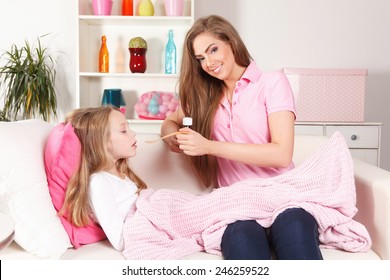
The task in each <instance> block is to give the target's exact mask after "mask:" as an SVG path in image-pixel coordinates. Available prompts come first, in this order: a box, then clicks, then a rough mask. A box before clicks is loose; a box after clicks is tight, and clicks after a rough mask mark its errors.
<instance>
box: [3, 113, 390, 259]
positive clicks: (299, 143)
mask: <svg viewBox="0 0 390 280" xmlns="http://www.w3.org/2000/svg"><path fill="white" fill-rule="evenodd" d="M52 127H53V125H51V124H48V123H45V122H43V121H39V120H28V121H19V122H13V123H2V122H0V154H1V158H0V203H1V204H0V212H3V213H6V214H8V215H9V216H11V217H12V218H15V219H16V218H20V215H19V217H16V214H15V211H12V209H11V208H12V207H15V205H11V202H10V201H11V199H10V197H12V196H16V195H15V193H13V192H12V190H11V189H12V188H18V186H16V184H17V183H15V182H22V183H19V184H28V183H31V182H30V181H34V180H32V179H31V178H29V177H28V176H30V175H31V174H30V173H31V172H32V175H31V176H34V174H40V175H39V176H42V174H44V170H43V169H42V168H43V148H44V145H45V139H46V137H47V136H48V133H49V132H50V130H51V128H52ZM158 136H159V135H158V134H137V140H138V144H137V145H138V150H137V156H136V157H135V158H133V159H132V160H131V165H132V166H133V168H134V169H135V170H136V172H137V173H138V174H139V175H140V176H141V177H142V178H143V179H144V180H145V181H146V183H147V184H148V186H149V187H150V188H180V189H182V188H183V186H184V187H185V189H186V190H187V191H190V192H202V191H203V190H202V189H201V188H199V184H198V182H197V180H196V179H195V177H194V175H193V174H192V172H191V171H190V169H189V166H188V164H187V162H186V161H185V160H184V157H183V156H182V155H179V154H174V153H171V152H170V151H168V149H167V147H166V146H165V143H164V142H163V141H159V142H157V143H155V144H147V143H145V140H152V139H155V138H157V137H158ZM326 141H327V138H325V137H320V136H308V135H297V136H296V140H295V150H294V162H295V164H297V165H298V164H300V163H301V162H302V161H303V160H304V159H305V158H307V157H308V156H309V155H310V154H312V153H313V152H314V151H316V149H318V148H319V147H320V146H321V145H323V144H324V143H325V142H326ZM19 150H20V151H22V153H21V154H18V151H19ZM15 151H16V152H15ZM32 152H34V153H35V154H34V153H33V154H32V155H31V153H32ZM15 154H16V155H15ZM12 157H13V159H12ZM10 158H11V160H10ZM12 160H13V162H12ZM20 162H22V163H23V164H21V165H20ZM32 162H34V164H31V163H32ZM18 164H19V165H18ZM354 165H355V181H356V189H357V207H358V210H359V211H358V213H357V215H356V216H355V219H356V220H357V221H359V222H361V223H362V224H363V225H365V226H366V228H367V230H368V231H369V233H370V236H371V238H372V248H371V250H369V251H368V252H366V253H348V252H344V251H340V250H334V249H321V250H322V253H323V256H324V259H327V260H329V259H366V260H368V259H377V260H378V259H387V260H389V259H390V172H388V171H386V170H383V169H380V168H378V167H375V166H373V165H370V164H367V163H364V162H362V161H359V160H354ZM12 167H15V168H17V171H18V172H13V171H12V170H11V168H12ZM10 170H11V171H12V172H11V171H10ZM29 174H30V175H29ZM17 176H19V177H20V178H15V177H17ZM37 176H38V175H37ZM18 180H19V181H18ZM10 182H11V183H10ZM12 184H14V185H12ZM35 184H36V183H35ZM40 191H46V190H45V189H44V186H43V188H40ZM20 196H21V197H23V196H22V195H20ZM31 196H32V195H31V194H29V195H28V196H25V198H23V199H24V200H25V202H26V203H28V202H27V200H28V199H27V198H29V197H31ZM42 196H44V200H45V201H46V202H47V199H48V197H49V196H48V191H47V194H43V195H42ZM22 202H23V201H22ZM46 202H45V203H46ZM14 204H15V203H14ZM31 207H33V206H31ZM50 211H54V208H53V209H50ZM50 211H49V210H45V213H46V212H50ZM30 212H31V211H30ZM41 212H42V211H41ZM53 213H54V212H53ZM29 214H31V213H29ZM40 215H41V214H40ZM50 215H51V216H50V218H51V219H58V218H57V217H56V216H55V214H52V212H50ZM14 216H15V217H14ZM38 220H39V219H38ZM23 222H24V221H23V220H22V221H21V222H16V224H17V225H16V232H15V240H16V241H19V242H15V241H14V242H13V243H12V244H11V245H10V246H8V247H7V248H5V249H2V250H1V251H0V259H39V258H59V259H73V260H77V259H123V257H122V255H121V253H120V252H117V251H115V250H114V249H113V248H112V247H111V246H110V244H109V243H108V242H107V240H105V241H101V242H97V243H94V244H89V245H84V246H82V247H81V248H79V249H77V250H75V249H73V248H67V247H69V244H70V243H68V242H67V241H66V242H65V245H64V246H65V247H64V246H62V247H61V248H60V246H59V245H58V243H61V242H62V243H64V234H63V233H62V232H55V234H51V235H50V237H49V236H48V234H46V233H45V232H44V233H39V234H37V236H38V237H37V239H39V240H41V239H42V240H43V241H42V242H41V243H44V242H46V240H47V239H50V238H52V236H58V240H61V241H58V242H57V243H56V242H55V241H51V242H52V244H56V246H57V245H58V247H59V249H58V250H57V251H56V252H57V255H54V257H53V255H50V254H49V255H47V254H46V256H45V252H44V249H42V248H37V247H39V246H41V247H43V246H42V244H38V245H36V244H35V245H34V246H35V247H34V246H33V245H31V246H29V243H31V242H32V241H34V240H29V239H28V238H27V239H26V238H24V237H23V234H24V235H29V233H28V232H27V233H25V232H22V231H23V230H24V231H25V229H24V228H22V225H21V224H23ZM53 223H56V224H55V226H56V230H58V231H61V229H58V226H61V224H60V223H59V222H58V223H57V222H56V221H55V222H52V224H53ZM19 229H20V232H18V230H19ZM0 230H1V229H0ZM45 230H46V229H45ZM48 230H52V229H51V228H49V229H47V230H46V232H47V231H48ZM43 231H44V230H43ZM34 234H35V233H34ZM65 234H66V233H65ZM42 235H43V237H42ZM29 236H30V235H29ZM60 238H61V239H60ZM18 243H19V244H21V245H22V246H20V245H19V244H18ZM26 244H27V245H26ZM44 245H45V246H47V244H44ZM46 249H47V248H46ZM58 252H59V253H58ZM42 256H43V257H42ZM185 259H221V258H220V257H218V256H215V255H210V254H206V253H197V254H194V255H190V256H187V257H186V258H185Z"/></svg>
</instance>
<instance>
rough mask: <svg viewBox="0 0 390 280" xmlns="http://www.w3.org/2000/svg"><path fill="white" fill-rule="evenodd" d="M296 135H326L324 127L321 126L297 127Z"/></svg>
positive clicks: (297, 125)
mask: <svg viewBox="0 0 390 280" xmlns="http://www.w3.org/2000/svg"><path fill="white" fill-rule="evenodd" d="M295 134H299V135H321V136H322V135H324V127H323V126H321V125H299V124H296V125H295Z"/></svg>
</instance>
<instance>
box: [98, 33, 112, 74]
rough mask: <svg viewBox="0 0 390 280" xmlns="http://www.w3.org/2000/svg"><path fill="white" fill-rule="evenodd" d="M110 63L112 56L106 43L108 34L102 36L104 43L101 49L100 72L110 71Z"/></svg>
mask: <svg viewBox="0 0 390 280" xmlns="http://www.w3.org/2000/svg"><path fill="white" fill-rule="evenodd" d="M109 65H110V57H109V54H108V49H107V44H106V36H105V35H103V36H102V45H101V46H100V51H99V72H101V73H108V72H109Z"/></svg>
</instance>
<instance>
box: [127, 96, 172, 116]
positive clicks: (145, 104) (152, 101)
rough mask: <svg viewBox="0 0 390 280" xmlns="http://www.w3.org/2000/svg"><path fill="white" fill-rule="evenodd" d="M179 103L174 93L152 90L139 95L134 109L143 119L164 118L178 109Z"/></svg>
mask: <svg viewBox="0 0 390 280" xmlns="http://www.w3.org/2000/svg"><path fill="white" fill-rule="evenodd" d="M178 105H179V101H178V99H177V98H176V97H175V94H174V93H171V92H161V91H150V92H145V93H144V94H142V95H141V96H140V97H139V99H138V102H137V103H136V104H135V106H134V110H135V111H136V113H137V114H138V117H139V118H141V119H154V120H164V119H165V118H166V117H167V116H169V115H170V114H173V113H174V112H175V111H176V109H177V107H178Z"/></svg>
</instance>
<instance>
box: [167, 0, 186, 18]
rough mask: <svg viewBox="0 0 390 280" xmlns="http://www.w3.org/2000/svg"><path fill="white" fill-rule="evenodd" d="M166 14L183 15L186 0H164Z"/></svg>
mask: <svg viewBox="0 0 390 280" xmlns="http://www.w3.org/2000/svg"><path fill="white" fill-rule="evenodd" d="M164 6H165V15H167V16H182V15H183V9H184V0H164Z"/></svg>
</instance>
